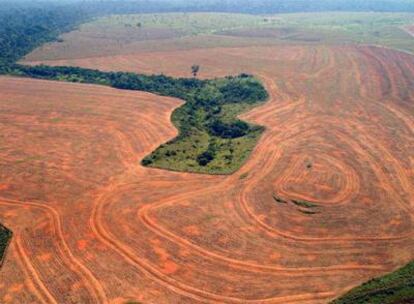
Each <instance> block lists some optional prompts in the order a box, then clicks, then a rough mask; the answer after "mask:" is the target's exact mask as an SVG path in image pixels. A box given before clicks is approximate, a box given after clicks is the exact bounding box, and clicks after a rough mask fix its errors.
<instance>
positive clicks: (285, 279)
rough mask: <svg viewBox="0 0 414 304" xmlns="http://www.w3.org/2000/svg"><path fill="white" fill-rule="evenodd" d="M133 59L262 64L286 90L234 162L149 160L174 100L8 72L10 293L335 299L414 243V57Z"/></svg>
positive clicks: (5, 135)
mask: <svg viewBox="0 0 414 304" xmlns="http://www.w3.org/2000/svg"><path fill="white" fill-rule="evenodd" d="M157 56H158V57H157ZM190 56H191V57H190ZM112 59H114V58H112ZM150 59H151V60H150ZM190 59H191V60H190ZM122 60H125V61H126V62H128V64H131V60H135V61H132V62H134V64H135V63H136V64H137V65H135V66H136V67H137V68H141V66H140V62H141V64H142V66H143V65H146V70H145V71H148V72H160V71H162V72H165V73H169V74H174V75H186V74H188V69H189V68H188V67H189V60H190V61H191V63H192V62H194V63H198V64H200V65H201V66H202V71H203V74H202V76H203V77H211V76H217V75H218V76H221V75H227V74H231V73H237V72H241V71H243V72H251V73H254V74H256V75H258V76H259V77H261V78H262V79H263V81H264V82H265V84H266V86H267V88H268V90H269V92H270V93H271V100H269V102H268V103H266V104H265V105H263V106H261V107H259V108H256V109H255V110H253V111H251V112H250V113H248V114H246V115H245V116H244V118H245V119H247V120H249V121H252V122H255V123H258V124H261V125H264V126H266V128H267V130H266V132H265V134H264V136H263V137H262V139H261V141H260V143H259V144H258V146H257V147H256V150H255V151H254V153H253V155H252V157H251V158H250V159H249V161H248V162H247V163H246V164H245V166H243V168H242V169H241V170H240V171H239V172H238V173H236V174H234V175H232V176H227V177H218V176H205V175H194V174H182V173H174V172H167V171H162V170H154V169H147V168H143V167H141V166H140V165H139V159H140V158H141V157H142V156H144V155H146V154H148V152H150V151H151V150H152V149H153V148H155V147H156V146H157V145H158V144H160V143H162V142H164V141H166V140H167V139H168V138H171V137H173V136H174V134H175V130H173V128H172V126H171V123H170V122H169V114H170V113H171V111H172V109H173V108H174V107H175V106H177V105H178V104H179V102H178V101H177V100H174V99H170V98H160V97H154V96H153V95H150V94H144V93H139V92H126V91H117V90H113V89H109V88H103V87H97V86H85V85H76V84H67V83H56V82H46V81H35V80H22V79H12V78H0V92H1V93H0V99H1V104H0V128H1V134H2V137H1V143H2V146H1V148H2V149H0V160H1V163H0V165H1V171H0V174H1V183H2V184H1V185H0V189H1V190H0V221H1V222H4V223H5V224H6V225H7V226H8V227H10V228H11V229H12V230H13V231H14V233H15V238H14V240H13V242H12V245H11V248H10V251H9V255H8V257H7V260H6V263H5V265H4V268H3V269H2V271H1V272H0V294H1V295H3V296H2V297H3V298H2V299H0V300H1V302H4V303H16V302H18V303H32V302H34V303H39V302H44V303H104V302H113V303H122V302H123V301H124V300H129V299H131V300H138V301H143V302H144V303H326V302H327V301H328V300H329V299H332V298H334V297H335V296H337V295H339V294H340V293H342V292H343V291H345V290H347V289H349V288H350V287H353V286H355V285H357V284H359V283H360V282H362V281H365V280H366V279H368V278H370V277H372V276H376V275H379V274H382V273H384V272H386V271H390V270H392V269H394V268H396V267H398V266H400V265H402V264H404V263H405V262H408V261H409V260H412V259H413V258H414V254H413V252H414V236H413V234H414V229H413V215H414V204H413V202H414V190H413V189H414V187H413V186H414V172H413V167H414V154H413V152H412V151H414V142H413V138H414V120H413V113H414V103H413V101H414V57H410V56H409V55H407V54H402V53H398V52H394V51H390V50H386V49H380V48H370V47H359V48H354V47H343V48H341V47H332V48H328V47H294V46H289V47H274V48H271V47H257V48H240V49H216V50H198V51H197V50H193V51H191V52H186V51H183V52H176V53H170V54H169V55H168V56H166V55H165V54H162V53H155V54H151V55H150V54H147V55H145V54H139V56H137V57H136V58H135V59H134V58H132V57H129V58H124V59H122ZM122 60H120V61H119V68H120V69H123V66H122V64H123V63H122V62H124V61H122ZM57 63H62V62H57ZM67 63H71V64H76V65H81V66H93V67H98V68H107V69H112V68H114V67H115V66H116V64H117V61H116V60H109V59H108V58H102V59H93V60H78V61H76V62H65V64H67ZM309 165H310V166H309ZM245 173H247V174H248V175H247V177H245V178H240V177H241V176H243V174H245ZM274 195H277V196H279V197H282V198H285V199H298V200H300V199H302V200H309V201H312V202H315V203H316V204H317V205H318V208H317V213H316V214H306V213H304V212H303V211H304V210H302V209H301V208H300V207H298V206H296V205H294V204H292V203H288V204H281V203H278V202H276V201H275V200H274V198H273V196H274Z"/></svg>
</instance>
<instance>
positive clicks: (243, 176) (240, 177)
mask: <svg viewBox="0 0 414 304" xmlns="http://www.w3.org/2000/svg"><path fill="white" fill-rule="evenodd" d="M248 176H249V173H247V172H245V173H243V174H242V175H240V176H239V179H240V180H243V179H246V178H247V177H248Z"/></svg>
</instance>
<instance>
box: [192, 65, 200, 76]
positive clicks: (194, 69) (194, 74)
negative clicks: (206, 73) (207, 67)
mask: <svg viewBox="0 0 414 304" xmlns="http://www.w3.org/2000/svg"><path fill="white" fill-rule="evenodd" d="M199 71H200V66H199V65H196V64H194V65H192V66H191V74H193V76H194V77H197V74H198V72H199Z"/></svg>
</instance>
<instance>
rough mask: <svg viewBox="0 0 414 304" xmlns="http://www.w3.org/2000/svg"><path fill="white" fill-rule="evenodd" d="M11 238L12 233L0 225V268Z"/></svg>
mask: <svg viewBox="0 0 414 304" xmlns="http://www.w3.org/2000/svg"><path fill="white" fill-rule="evenodd" d="M11 237H12V232H11V231H10V230H9V229H7V228H6V227H4V226H2V225H0V266H1V262H2V261H3V259H4V255H5V253H6V249H7V246H8V245H9V242H10V239H11Z"/></svg>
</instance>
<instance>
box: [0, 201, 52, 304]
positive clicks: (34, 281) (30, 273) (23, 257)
mask: <svg viewBox="0 0 414 304" xmlns="http://www.w3.org/2000/svg"><path fill="white" fill-rule="evenodd" d="M1 203H2V202H0V204H1ZM20 238H21V237H20V235H19V234H16V235H15V236H13V248H14V249H15V251H16V255H17V256H18V258H19V260H20V263H21V265H22V270H23V272H24V273H25V275H26V277H27V278H28V279H29V280H28V282H27V284H28V286H29V288H30V290H31V292H32V294H33V295H34V296H36V297H37V298H38V299H39V301H40V302H41V303H52V304H58V302H57V301H56V299H55V298H54V297H53V295H52V294H51V293H50V292H49V290H48V289H47V287H46V286H45V284H44V283H43V282H42V280H41V278H40V277H39V274H38V273H37V271H36V269H35V268H34V267H33V265H32V263H30V259H29V257H28V256H27V254H26V253H25V251H24V249H23V246H22V244H21V239H20Z"/></svg>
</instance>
